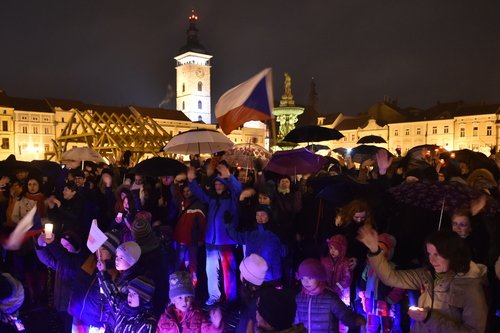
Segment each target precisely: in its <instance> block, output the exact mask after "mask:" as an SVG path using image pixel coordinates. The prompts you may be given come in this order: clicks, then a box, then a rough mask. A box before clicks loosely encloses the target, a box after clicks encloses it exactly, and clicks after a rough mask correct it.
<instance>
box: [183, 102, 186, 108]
mask: <svg viewBox="0 0 500 333" xmlns="http://www.w3.org/2000/svg"><path fill="white" fill-rule="evenodd" d="M182 109H183V110H186V102H184V101H182Z"/></svg>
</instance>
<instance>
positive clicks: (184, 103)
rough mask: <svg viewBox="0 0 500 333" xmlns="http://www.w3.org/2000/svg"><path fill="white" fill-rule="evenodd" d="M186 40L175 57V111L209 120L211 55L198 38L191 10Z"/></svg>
mask: <svg viewBox="0 0 500 333" xmlns="http://www.w3.org/2000/svg"><path fill="white" fill-rule="evenodd" d="M188 19H189V28H188V30H187V43H186V45H184V46H183V47H182V48H181V49H180V51H179V55H178V56H177V57H175V58H174V59H175V60H176V62H177V65H176V67H175V70H176V76H177V80H176V81H177V84H176V85H177V88H176V101H177V110H181V111H182V112H184V114H185V115H186V116H187V117H188V118H189V119H190V120H191V121H203V122H204V123H206V124H210V123H211V111H210V110H211V109H210V68H211V66H210V59H211V58H212V56H211V55H209V54H208V52H207V50H205V48H204V47H203V45H201V44H200V42H199V41H198V28H197V27H196V22H197V21H198V16H196V13H195V11H194V9H193V10H192V12H191V16H189V18H188Z"/></svg>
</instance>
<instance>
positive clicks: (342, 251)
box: [326, 235, 347, 258]
mask: <svg viewBox="0 0 500 333" xmlns="http://www.w3.org/2000/svg"><path fill="white" fill-rule="evenodd" d="M326 243H327V244H328V246H333V247H334V248H335V250H337V251H339V257H341V258H343V257H345V255H346V252H347V238H345V236H344V235H333V236H332V237H330V238H328V239H327V240H326Z"/></svg>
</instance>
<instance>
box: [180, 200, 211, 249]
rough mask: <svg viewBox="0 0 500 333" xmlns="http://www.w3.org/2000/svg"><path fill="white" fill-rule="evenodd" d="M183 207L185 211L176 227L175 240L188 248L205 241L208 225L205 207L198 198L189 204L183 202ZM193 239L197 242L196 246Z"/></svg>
mask: <svg viewBox="0 0 500 333" xmlns="http://www.w3.org/2000/svg"><path fill="white" fill-rule="evenodd" d="M182 206H183V210H182V212H181V215H180V216H179V219H178V221H177V225H176V226H175V231H174V239H175V241H176V242H177V243H181V244H186V245H188V246H190V245H197V243H198V242H200V241H204V240H205V228H206V225H207V218H206V215H205V207H204V205H203V204H202V203H201V202H200V201H199V200H197V199H196V198H192V199H191V200H189V201H188V202H186V200H185V201H183V202H182ZM193 239H195V241H196V243H194V244H193Z"/></svg>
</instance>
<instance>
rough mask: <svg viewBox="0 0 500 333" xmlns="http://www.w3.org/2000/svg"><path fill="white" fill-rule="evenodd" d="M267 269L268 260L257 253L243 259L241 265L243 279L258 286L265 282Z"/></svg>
mask: <svg viewBox="0 0 500 333" xmlns="http://www.w3.org/2000/svg"><path fill="white" fill-rule="evenodd" d="M267 268H268V266H267V262H266V260H265V259H264V258H262V257H261V256H259V255H258V254H255V253H252V254H251V255H249V256H248V257H246V258H245V259H243V260H242V261H241V264H240V272H241V275H242V276H243V278H244V279H245V280H247V281H248V282H250V283H252V284H254V285H256V286H260V285H262V283H263V282H264V279H265V277H266V272H267Z"/></svg>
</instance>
